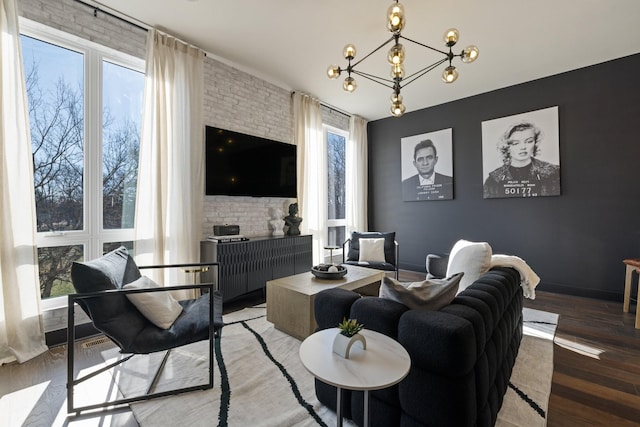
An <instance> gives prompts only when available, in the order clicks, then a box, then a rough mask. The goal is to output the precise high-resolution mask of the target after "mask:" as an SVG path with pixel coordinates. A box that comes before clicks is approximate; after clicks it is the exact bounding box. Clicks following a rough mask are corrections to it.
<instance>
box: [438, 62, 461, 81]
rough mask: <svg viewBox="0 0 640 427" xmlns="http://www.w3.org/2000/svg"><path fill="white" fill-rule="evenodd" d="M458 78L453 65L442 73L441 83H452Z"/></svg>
mask: <svg viewBox="0 0 640 427" xmlns="http://www.w3.org/2000/svg"><path fill="white" fill-rule="evenodd" d="M457 78H458V70H456V67H454V66H453V65H449V66H448V67H447V68H445V69H444V71H443V72H442V81H444V82H445V83H453V82H455V81H456V79H457Z"/></svg>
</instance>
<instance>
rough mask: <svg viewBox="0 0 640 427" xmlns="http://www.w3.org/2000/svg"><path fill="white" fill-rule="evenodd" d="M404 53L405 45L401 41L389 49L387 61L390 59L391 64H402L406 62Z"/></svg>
mask: <svg viewBox="0 0 640 427" xmlns="http://www.w3.org/2000/svg"><path fill="white" fill-rule="evenodd" d="M404 55H405V50H404V46H402V44H400V43H396V44H395V45H393V46H392V47H391V49H389V53H388V54H387V61H389V64H391V65H396V64H402V63H403V62H404Z"/></svg>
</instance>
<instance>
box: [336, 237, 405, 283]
mask: <svg viewBox="0 0 640 427" xmlns="http://www.w3.org/2000/svg"><path fill="white" fill-rule="evenodd" d="M365 239H366V240H367V241H366V242H362V240H365ZM370 239H384V245H383V248H382V251H381V252H380V251H379V248H378V251H376V250H375V249H374V250H369V247H371V246H370V245H369V242H371V240H370ZM395 239H396V233H395V232H389V233H381V232H377V231H370V232H366V233H360V232H357V231H354V232H353V233H351V238H350V239H347V240H346V241H345V242H344V243H343V245H342V263H343V264H349V265H358V266H361V267H369V268H375V269H377V270H384V271H389V272H393V274H394V277H395V278H396V279H397V278H398V242H396V240H395ZM376 252H377V253H376Z"/></svg>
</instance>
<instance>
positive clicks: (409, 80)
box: [401, 56, 449, 87]
mask: <svg viewBox="0 0 640 427" xmlns="http://www.w3.org/2000/svg"><path fill="white" fill-rule="evenodd" d="M448 60H449V57H448V56H447V57H446V58H443V59H441V60H440V61H437V62H434V63H433V64H431V65H429V66H427V67H425V68H423V69H421V70H418V71H416V72H415V73H413V74H411V75H410V76H407V77H405V78H404V79H402V80H403V81H406V83H405V84H403V85H402V86H401V87H405V86H407V85H408V84H409V83H412V82H414V81H416V80H418V79H419V78H420V77H422V76H424V75H425V74H427V73H428V72H429V71H431V70H433V69H434V68H436V67H438V66H440V65H442V64H444V63H445V62H447V61H448Z"/></svg>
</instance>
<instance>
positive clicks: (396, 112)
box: [391, 102, 406, 117]
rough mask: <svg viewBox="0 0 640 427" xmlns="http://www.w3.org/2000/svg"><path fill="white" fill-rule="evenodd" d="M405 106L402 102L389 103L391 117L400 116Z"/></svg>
mask: <svg viewBox="0 0 640 427" xmlns="http://www.w3.org/2000/svg"><path fill="white" fill-rule="evenodd" d="M405 110H406V108H405V107H404V104H402V102H394V103H393V104H391V114H392V115H393V117H400V116H402V115H403V114H404V112H405Z"/></svg>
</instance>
